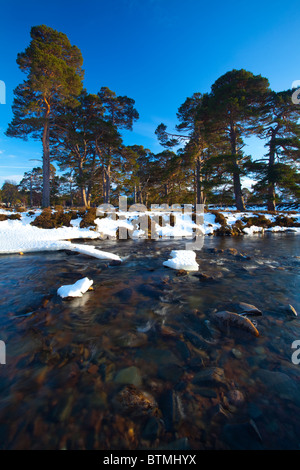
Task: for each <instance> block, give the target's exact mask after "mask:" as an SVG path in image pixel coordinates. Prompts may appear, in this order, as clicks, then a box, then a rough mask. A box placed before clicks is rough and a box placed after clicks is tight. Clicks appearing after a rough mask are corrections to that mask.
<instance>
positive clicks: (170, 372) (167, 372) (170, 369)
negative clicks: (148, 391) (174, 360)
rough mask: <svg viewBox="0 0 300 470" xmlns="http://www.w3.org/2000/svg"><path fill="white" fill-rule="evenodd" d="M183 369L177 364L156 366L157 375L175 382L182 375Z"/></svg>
mask: <svg viewBox="0 0 300 470" xmlns="http://www.w3.org/2000/svg"><path fill="white" fill-rule="evenodd" d="M183 372H184V370H183V369H182V367H180V366H179V365H178V364H162V365H161V366H159V368H158V371H157V373H158V377H159V378H161V379H163V380H167V381H169V382H172V383H174V384H176V383H177V382H179V380H180V378H181V377H182V375H183Z"/></svg>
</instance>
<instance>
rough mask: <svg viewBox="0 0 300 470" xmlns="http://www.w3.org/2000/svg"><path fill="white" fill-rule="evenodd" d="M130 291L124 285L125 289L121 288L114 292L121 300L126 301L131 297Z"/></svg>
mask: <svg viewBox="0 0 300 470" xmlns="http://www.w3.org/2000/svg"><path fill="white" fill-rule="evenodd" d="M132 293H133V291H132V289H130V288H128V287H125V289H121V290H119V291H118V292H116V295H117V296H118V297H119V299H120V301H121V302H128V301H129V300H130V299H131V296H132Z"/></svg>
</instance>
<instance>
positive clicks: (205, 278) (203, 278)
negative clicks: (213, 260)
mask: <svg viewBox="0 0 300 470" xmlns="http://www.w3.org/2000/svg"><path fill="white" fill-rule="evenodd" d="M193 276H194V277H197V278H198V279H199V281H201V282H214V281H218V280H219V279H220V277H221V276H219V277H213V276H209V275H208V274H204V273H196V274H193Z"/></svg>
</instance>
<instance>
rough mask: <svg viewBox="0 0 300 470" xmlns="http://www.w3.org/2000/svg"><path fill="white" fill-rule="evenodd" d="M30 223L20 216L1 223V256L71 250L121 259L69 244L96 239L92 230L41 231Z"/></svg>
mask: <svg viewBox="0 0 300 470" xmlns="http://www.w3.org/2000/svg"><path fill="white" fill-rule="evenodd" d="M31 220H32V219H31V218H30V221H31ZM30 221H29V222H28V216H25V217H23V216H22V219H21V220H5V221H2V222H0V254H12V253H31V252H37V251H58V250H72V251H76V252H79V253H82V254H86V255H89V256H93V257H95V258H99V259H116V260H120V257H119V256H118V255H115V254H113V253H108V252H106V251H101V250H98V249H97V248H96V247H95V246H92V245H83V244H74V243H72V242H71V241H70V240H72V239H80V238H82V239H96V238H99V233H97V232H95V231H93V230H89V229H82V228H79V227H77V226H75V227H59V228H56V229H42V228H38V227H34V226H32V225H30Z"/></svg>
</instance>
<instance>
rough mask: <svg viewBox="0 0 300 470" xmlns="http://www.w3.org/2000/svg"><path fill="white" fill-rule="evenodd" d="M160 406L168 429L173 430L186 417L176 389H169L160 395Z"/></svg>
mask: <svg viewBox="0 0 300 470" xmlns="http://www.w3.org/2000/svg"><path fill="white" fill-rule="evenodd" d="M159 407H160V409H161V411H162V414H163V419H164V423H165V429H166V431H172V430H173V429H174V426H175V425H176V424H178V423H179V422H180V420H181V419H183V418H184V411H183V405H182V402H181V399H180V397H179V395H178V393H176V392H174V390H167V391H166V392H165V393H163V395H162V396H161V397H160V400H159Z"/></svg>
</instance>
